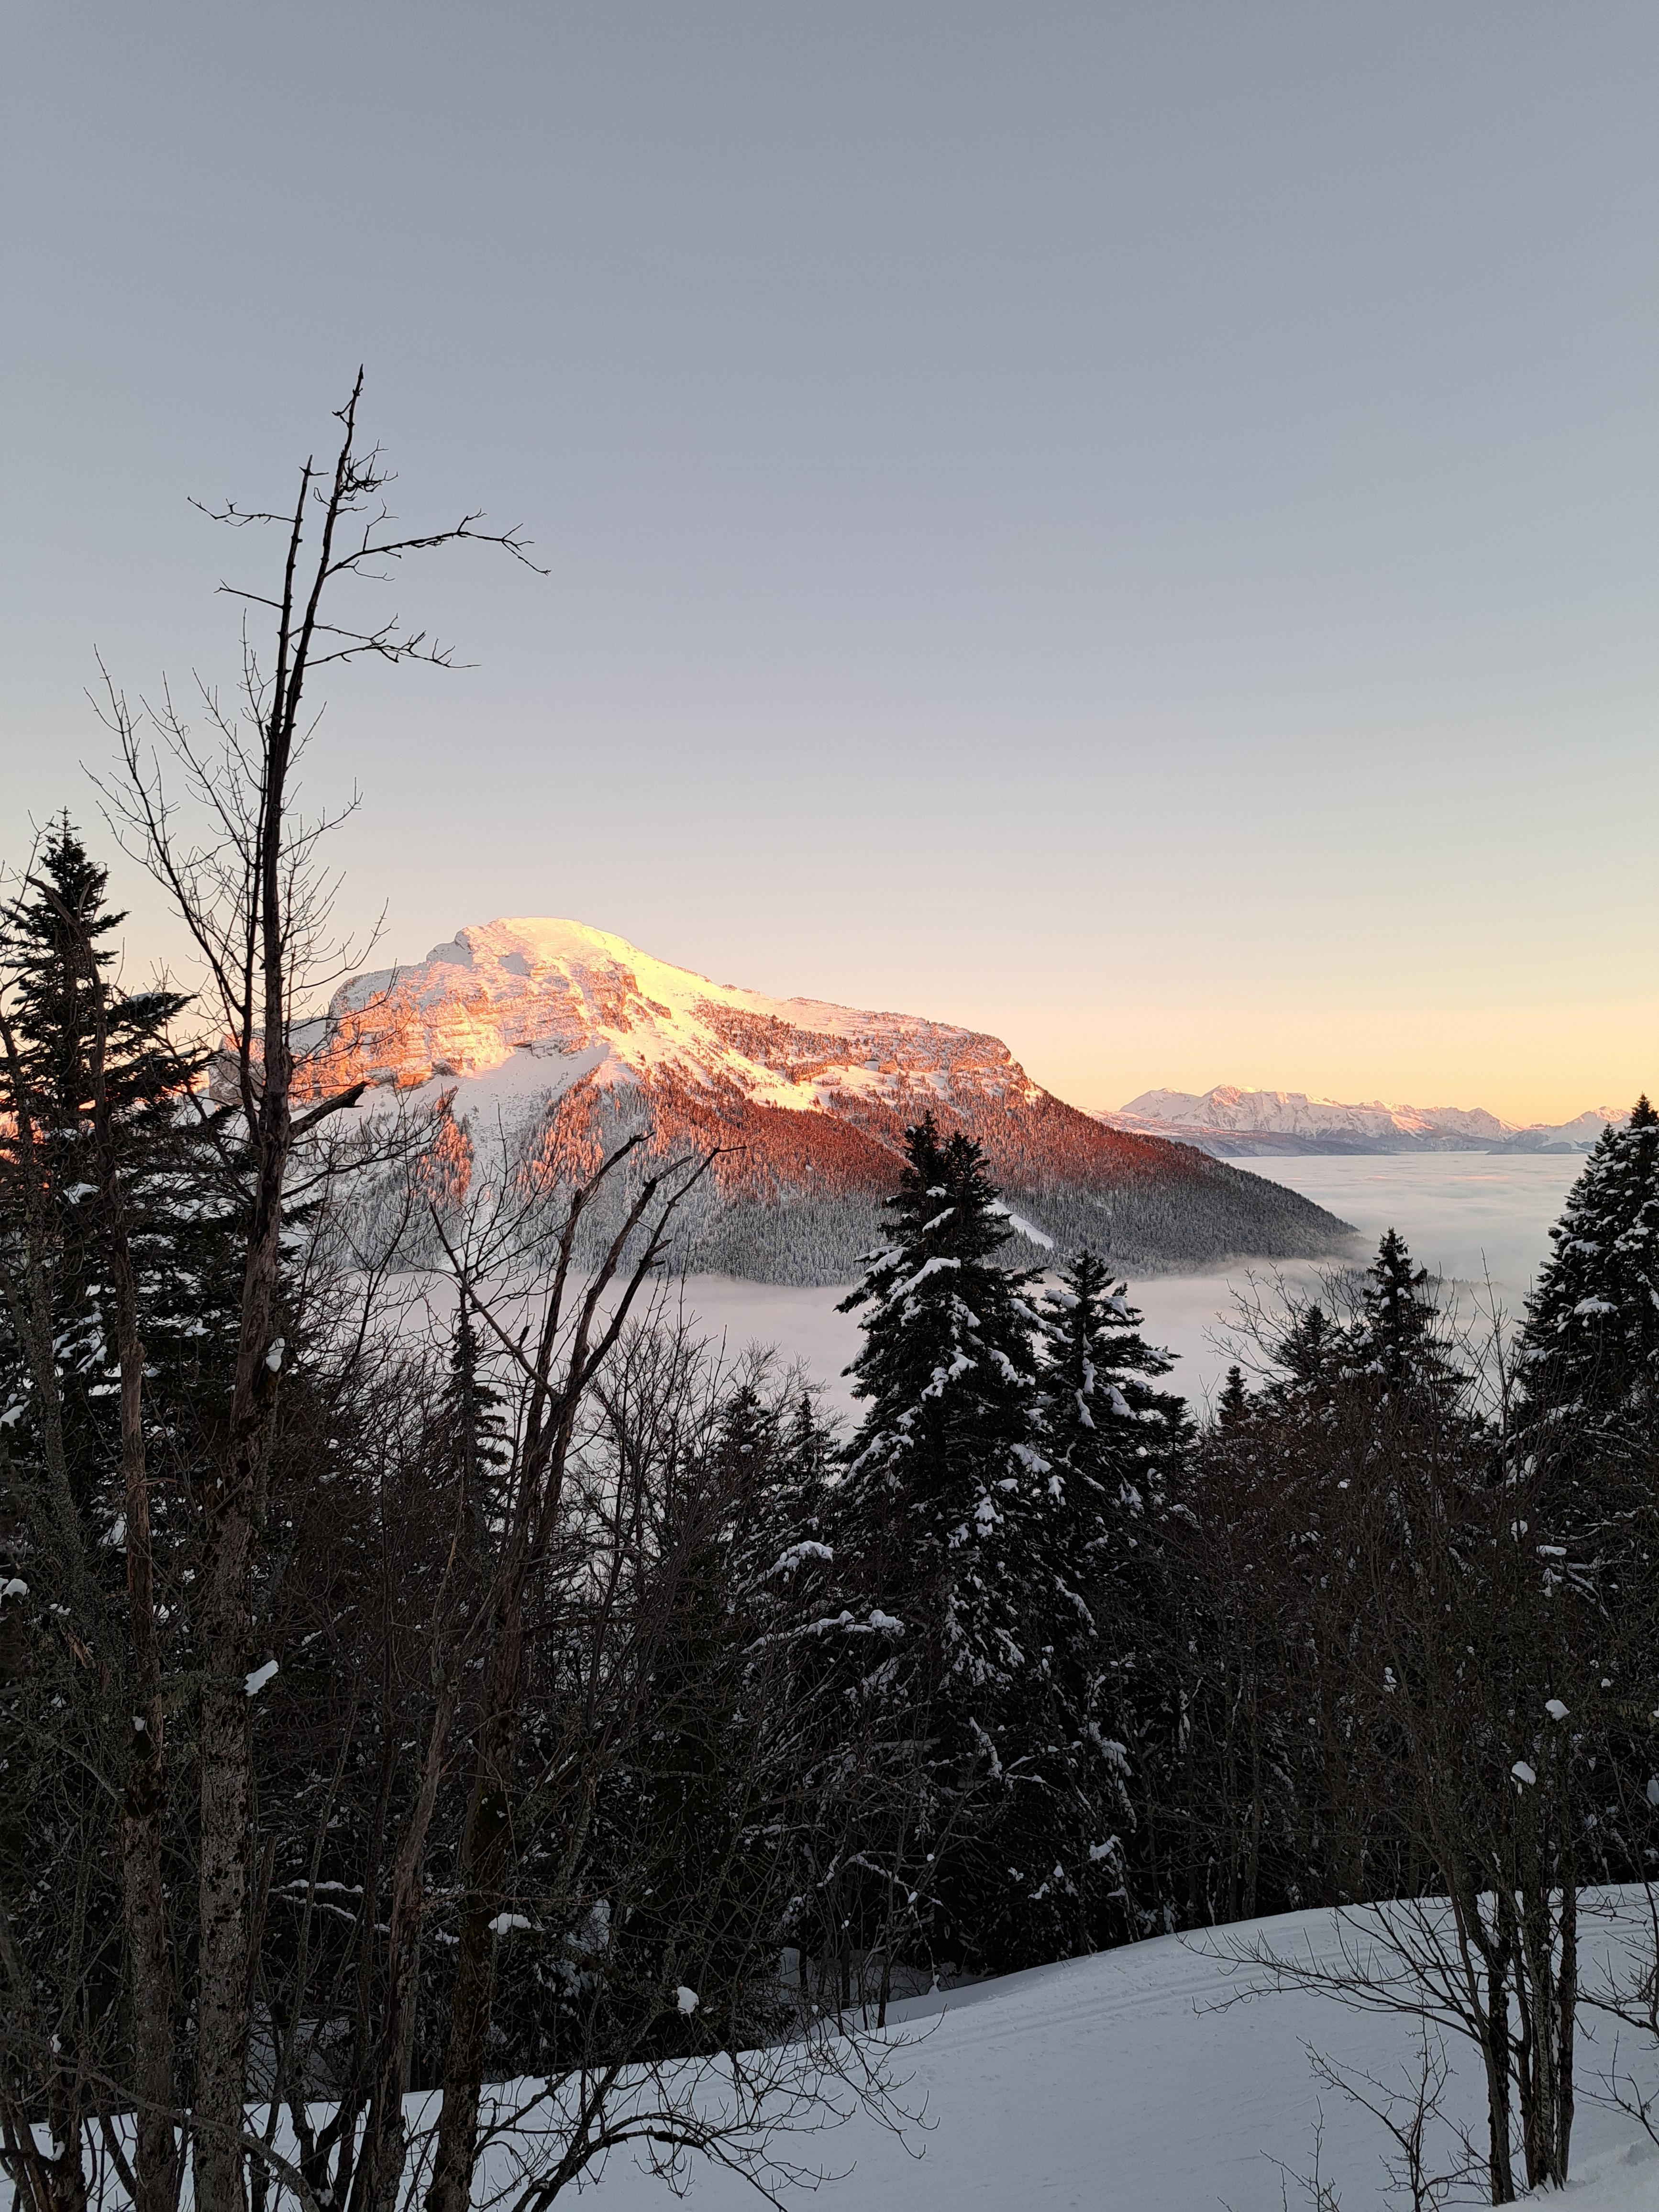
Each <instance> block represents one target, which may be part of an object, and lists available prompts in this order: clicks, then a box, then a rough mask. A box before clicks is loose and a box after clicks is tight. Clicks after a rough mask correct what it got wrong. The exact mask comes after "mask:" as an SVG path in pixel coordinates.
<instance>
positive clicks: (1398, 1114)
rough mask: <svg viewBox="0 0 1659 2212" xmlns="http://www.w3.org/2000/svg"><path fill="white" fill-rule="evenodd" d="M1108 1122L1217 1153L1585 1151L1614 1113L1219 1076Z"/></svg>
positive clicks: (1142, 1101) (1145, 1101) (1162, 1094)
mask: <svg viewBox="0 0 1659 2212" xmlns="http://www.w3.org/2000/svg"><path fill="white" fill-rule="evenodd" d="M1099 1118H1100V1119H1101V1120H1102V1121H1104V1122H1105V1123H1106V1124H1107V1126H1108V1127H1110V1128H1114V1129H1126V1130H1137V1131H1139V1132H1141V1133H1144V1134H1146V1135H1150V1136H1169V1137H1178V1138H1180V1139H1181V1140H1182V1143H1184V1144H1188V1145H1196V1146H1200V1147H1201V1148H1202V1149H1203V1150H1204V1151H1205V1152H1210V1153H1212V1154H1214V1155H1216V1156H1217V1157H1218V1158H1223V1159H1228V1158H1246V1159H1248V1158H1261V1157H1268V1158H1270V1157H1271V1156H1272V1155H1273V1154H1274V1153H1275V1152H1277V1153H1279V1155H1280V1156H1281V1157H1282V1156H1285V1155H1287V1154H1290V1153H1293V1152H1588V1151H1589V1148H1590V1146H1592V1145H1593V1144H1594V1143H1595V1139H1597V1138H1598V1137H1599V1136H1600V1135H1601V1132H1602V1130H1603V1129H1604V1128H1605V1127H1607V1123H1608V1122H1609V1121H1616V1120H1617V1119H1618V1118H1619V1117H1618V1115H1615V1114H1613V1112H1611V1111H1610V1110H1609V1109H1605V1108H1602V1109H1596V1110H1595V1111H1593V1112H1590V1113H1586V1114H1580V1115H1578V1116H1577V1120H1575V1121H1560V1122H1544V1121H1534V1122H1533V1123H1531V1124H1530V1125H1529V1126H1528V1127H1521V1126H1519V1125H1517V1124H1516V1122H1513V1121H1500V1120H1499V1119H1498V1115H1496V1114H1489V1113H1487V1112H1486V1109H1485V1108H1484V1107H1482V1106H1389V1105H1385V1104H1383V1102H1382V1101H1381V1100H1373V1101H1372V1102H1371V1103H1370V1104H1368V1105H1358V1106H1346V1105H1344V1104H1342V1103H1341V1102H1340V1100H1337V1099H1334V1098H1310V1097H1308V1095H1307V1094H1306V1092H1305V1091H1241V1090H1239V1089H1238V1088H1237V1085H1234V1084H1231V1083H1218V1084H1217V1085H1216V1086H1215V1088H1214V1090H1213V1091H1204V1092H1203V1093H1202V1094H1200V1093H1199V1092H1196V1091H1142V1092H1141V1094H1140V1096H1139V1098H1132V1099H1131V1100H1130V1101H1129V1103H1128V1104H1127V1106H1124V1107H1122V1108H1121V1109H1119V1110H1118V1112H1116V1113H1115V1114H1103V1115H1101V1116H1100V1117H1099Z"/></svg>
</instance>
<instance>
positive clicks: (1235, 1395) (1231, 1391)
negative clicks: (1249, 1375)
mask: <svg viewBox="0 0 1659 2212" xmlns="http://www.w3.org/2000/svg"><path fill="white" fill-rule="evenodd" d="M1249 1417H1250V1394H1249V1390H1247V1389H1246V1388H1245V1386H1244V1370H1243V1368H1242V1367H1241V1366H1240V1365H1239V1364H1238V1362H1237V1360H1235V1361H1234V1362H1233V1364H1232V1365H1231V1367H1229V1368H1228V1370H1227V1372H1226V1376H1225V1378H1224V1380H1223V1382H1222V1385H1221V1395H1220V1396H1219V1397H1218V1399H1217V1400H1216V1407H1215V1420H1216V1426H1217V1428H1218V1429H1237V1428H1242V1427H1243V1425H1244V1423H1245V1422H1246V1421H1247V1420H1249Z"/></svg>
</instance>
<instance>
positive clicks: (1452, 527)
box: [0, 0, 1659, 1119]
mask: <svg viewBox="0 0 1659 2212" xmlns="http://www.w3.org/2000/svg"><path fill="white" fill-rule="evenodd" d="M0 192H3V207H0V288H3V289H0V301H3V324H0V327H3V340H0V382H3V398H4V416H3V421H4V441H5V464H4V470H3V477H0V501H3V512H4V529H3V533H0V564H3V568H0V630H3V635H0V768H3V780H0V853H3V854H6V855H8V856H9V857H10V858H12V859H13V860H15V859H16V858H18V857H20V856H21V851H22V849H23V848H24V846H25V843H26V842H27V834H28V823H29V821H30V820H31V818H35V819H38V818H40V817H44V816H45V815H46V814H47V813H48V812H50V811H52V809H54V808H55V807H57V806H58V805H61V804H63V803H64V801H65V800H67V802H68V803H69V804H70V806H71V807H72V808H75V809H76V810H77V811H80V812H81V813H82V815H83V816H84V817H88V818H91V817H92V816H93V806H92V799H91V795H90V793H89V792H88V789H87V787H86V785H85V782H84V780H83V778H82V773H81V770H80V769H79V767H78V766H77V763H78V762H80V761H82V760H86V761H88V762H96V761H98V760H100V758H101V757H102V755H103V750H104V743H103V740H102V738H101V736H100V732H99V731H98V729H97V726H96V725H95V723H94V721H93V720H92V717H91V714H90V711H89V709H88V707H87V705H86V702H85V700H84V698H83V696H82V692H83V686H85V684H87V683H88V680H89V679H90V678H92V677H93V675H94V659H93V655H94V647H97V648H98V649H100V650H101V651H102V653H104V655H105V657H106V659H107V660H108V661H109V663H110V665H111V666H112V669H113V670H114V671H116V672H117V673H118V676H119V677H120V678H122V680H123V681H124V682H125V684H127V685H128V687H129V688H130V689H131V690H140V689H143V688H145V687H149V686H153V685H154V684H155V681H156V679H157V677H158V674H159V672H160V671H161V670H163V669H166V670H167V671H170V672H171V674H172V675H173V678H174V680H175V682H178V681H179V679H184V680H185V681H186V682H187V680H188V676H189V671H191V669H192V668H193V667H194V668H199V669H200V670H202V671H204V673H206V674H209V675H212V676H219V677H226V676H228V675H229V674H230V673H231V672H232V670H233V667H234V640H235V622H236V617H235V615H234V612H233V611H232V610H231V608H230V606H229V604H228V602H226V601H223V600H218V601H216V600H215V599H214V598H213V597H212V595H211V594H212V587H213V586H214V584H215V583H216V580H217V579H218V578H219V576H220V575H221V574H227V573H228V574H234V575H235V576H237V577H238V578H244V577H249V578H257V576H258V574H259V569H258V562H259V559H260V558H261V550H260V549H259V548H257V547H255V546H254V545H252V544H250V543H249V542H248V540H247V539H246V538H241V539H239V540H236V541H234V542H232V541H229V540H228V538H227V537H226V536H225V534H224V533H222V532H216V531H215V530H214V529H213V527H212V526H210V525H209V524H208V523H206V522H204V521H203V520H200V519H199V518H198V517H197V515H196V514H195V513H193V512H192V510H191V508H190V507H188V506H187V504H186V495H190V494H195V495H201V496H204V497H215V496H218V495H224V494H234V495H237V496H239V497H240V498H242V499H244V500H246V501H267V500H272V501H274V500H278V499H280V498H282V497H283V496H284V495H286V494H287V493H288V491H289V486H290V482H291V472H292V469H293V467H294V465H295V464H296V463H297V461H298V460H299V459H300V458H301V457H302V456H303V454H304V453H306V451H307V448H308V447H310V446H311V445H312V444H313V442H314V443H316V444H317V445H319V447H320V446H321V445H323V444H324V443H325V441H326V437H327V433H328V431H329V430H330V428H331V427H332V426H331V423H330V421H329V410H330V408H331V406H332V405H335V404H338V402H339V400H340V398H342V397H343V392H344V390H345V388H346V386H347V385H348V384H349V379H350V376H351V374H352V372H353V371H354V370H355V368H356V365H357V363H358V362H360V361H362V362H365V363H366V364H367V366H368V375H369V386H368V420H369V422H370V424H371V426H372V428H373V429H374V432H375V433H376V434H378V435H380V437H381V438H382V439H383V440H384V441H385V443H386V447H387V448H388V450H389V453H390V455H391V458H392V461H393V464H394V465H396V466H397V468H398V470H399V471H400V475H401V482H400V484H399V486H398V493H399V497H400V502H401V507H402V511H403V512H404V513H406V514H407V515H408V516H409V517H410V519H411V520H419V519H423V518H425V517H428V516H430V515H433V514H439V515H441V514H444V513H446V512H447V510H449V509H451V508H453V507H459V506H460V505H462V504H471V503H482V504H483V505H484V506H485V507H488V508H489V512H490V513H491V515H492V517H494V518H495V519H496V520H499V521H501V523H506V522H508V521H520V520H521V521H522V522H523V523H524V524H525V525H526V527H527V528H528V530H529V531H530V532H531V534H532V536H533V537H534V538H535V539H536V540H537V543H538V547H539V550H540V555H541V557H543V558H544V560H545V561H546V562H547V563H548V565H549V566H550V569H551V572H552V573H551V574H550V578H549V579H548V580H546V581H545V582H538V581H537V580H535V579H534V578H532V577H529V576H526V575H525V574H521V573H518V572H515V571H513V570H512V569H511V568H509V567H508V566H507V564H506V563H496V562H492V561H490V560H489V559H488V558H487V557H486V556H483V555H481V554H473V555H470V556H468V555H450V556H442V558H441V561H434V562H431V563H428V565H426V566H425V567H424V568H416V569H415V570H414V571H412V572H411V573H410V574H409V575H408V577H407V578H406V580H405V581H404V585H403V586H402V587H401V590H400V594H399V603H400V605H402V606H403V607H404V609H405V611H408V612H409V613H410V614H412V615H414V616H416V617H420V618H422V619H424V620H427V621H428V622H431V623H435V624H436V626H437V627H438V628H439V629H441V631H442V633H443V634H444V635H447V636H449V637H452V638H453V639H454V640H455V641H456V642H457V643H458V645H459V647H460V648H461V651H462V654H463V657H464V658H465V659H469V660H472V661H476V662H477V664H478V665H477V668H476V669H474V670H473V671H471V672H465V673H456V674H452V675H447V676H442V675H438V674H435V673H432V672H428V671H374V670H371V671H368V672H366V673H364V674H362V675H361V676H353V677H351V678H349V679H348V680H346V681H344V682H342V683H340V684H337V685H335V687H334V689H333V694H332V704H331V709H330V713H329V715H328V717H327V720H326V721H325V726H324V728H323V731H322V732H321V734H320V736H319V740H318V744H317V747H316V750H315V752H314V754H313V784H314V787H315V788H316V790H317V791H318V792H319V794H320V793H331V794H337V793H339V792H340V791H342V790H343V788H345V787H348V786H349V783H350V781H351V780H352V779H353V778H354V777H356V779H357V780H358V781H360V782H361V783H362V787H363V790H364V793H365V800H366V803H365V805H364V809H363V811H362V814H361V816H360V817H358V818H357V820H356V822H355V823H353V824H352V825H351V827H350V828H349V830H348V831H347V832H345V833H344V834H343V836H342V837H341V839H340V841H339V848H338V849H339V855H340V858H341V859H342V860H343V862H344V864H345V865H346V866H348V868H349V881H348V889H347V902H348V905H349V907H350V908H351V909H352V910H353V911H355V912H356V913H359V914H368V913H369V912H372V911H373V910H374V909H375V908H378V907H379V906H380V903H381V902H382V901H383V900H384V901H386V902H389V908H390V912H389V928H388V936H387V939H386V950H387V953H388V955H389V956H395V957H419V956H420V955H422V953H423V952H424V951H426V950H427V948H428V945H431V944H433V943H434V942H435V941H437V940H438V939H442V938H446V937H447V936H449V935H450V934H451V933H453V930H454V929H455V928H456V927H457V926H458V925H459V924H462V923H465V922H466V921H479V920H484V919H487V918H489V917H490V916H493V915H499V914H538V913H539V914H562V915H574V916H576V917H578V918H580V919H581V920H584V921H590V922H592V923H594V924H597V925H598V926H599V927H605V928H608V929H613V930H617V931H619V932H621V933H623V934H624V935H626V936H628V937H630V938H632V939H635V941H636V942H637V943H639V944H641V945H645V946H647V947H648V948H649V949H651V950H652V951H655V952H657V953H658V954H659V955H660V956H661V957H665V958H668V959H672V960H677V961H680V962H683V963H685V964H686V965H688V966H691V967H695V968H699V969H703V970H705V971H707V972H708V973H710V974H712V975H714V976H716V977H717V978H719V979H720V980H729V981H742V982H744V983H749V984H751V985H754V986H756V987H760V988H763V989H767V990H773V991H778V992H783V993H790V992H801V993H809V994H814V995H818V996H823V997H827V998H835V999H840V1000H847V1001H849V1002H851V1003H854V1004H857V1005H873V1006H891V1007H899V1008H902V1009H905V1010H908V1011H911V1012H922V1013H928V1014H933V1015H937V1016H940V1017H945V1018H952V1019H957V1020H962V1021H965V1022H969V1023H972V1024H975V1025H976V1026H981V1027H985V1028H988V1029H992V1030H996V1031H997V1032H998V1033H999V1034H1000V1035H1001V1036H1005V1037H1006V1038H1007V1040H1008V1041H1009V1042H1010V1043H1011V1045H1012V1047H1013V1048H1014V1050H1015V1051H1016V1052H1017V1053H1018V1054H1019V1056H1020V1057H1021V1058H1022V1059H1023V1060H1024V1061H1025V1062H1026V1064H1027V1066H1029V1067H1030V1070H1031V1071H1032V1073H1034V1074H1036V1076H1038V1077H1039V1078H1040V1079H1042V1080H1043V1081H1045V1082H1047V1083H1048V1084H1049V1085H1052V1086H1053V1087H1054V1088H1055V1089H1056V1090H1058V1091H1060V1093H1061V1094H1062V1095H1063V1096H1065V1097H1069V1098H1071V1099H1073V1100H1074V1101H1075V1102H1076V1103H1079V1104H1081V1105H1085V1106H1095V1105H1106V1104H1113V1105H1115V1104H1117V1103H1121V1101H1122V1100H1123V1099H1125V1098H1126V1097H1128V1096H1129V1095H1130V1094H1132V1093H1133V1092H1135V1091H1139V1090H1141V1089H1143V1088H1145V1087H1147V1086H1149V1085H1154V1084H1167V1085H1175V1086H1178V1087H1182V1088H1190V1089H1202V1088H1205V1087H1206V1086H1207V1085H1210V1084H1212V1083H1214V1082H1218V1081H1233V1082H1239V1083H1246V1084H1259V1085H1279V1086H1284V1087H1288V1088H1292V1089H1304V1090H1309V1091H1325V1092H1328V1093H1330V1094H1333V1095H1335V1096H1337V1097H1349V1098H1352V1097H1376V1096H1383V1097H1390V1098H1395V1099H1407V1100H1410V1101H1412V1102H1413V1103H1424V1104H1441V1103H1460V1104H1477V1103H1478V1104H1484V1105H1487V1106H1490V1107H1492V1108H1493V1109H1496V1110H1498V1111H1499V1112H1502V1113H1506V1114H1509V1115H1513V1116H1515V1117H1516V1118H1520V1119H1534V1118H1549V1119H1556V1118H1560V1117H1563V1116H1565V1115H1569V1114H1571V1113H1575V1112H1577V1111H1578V1110H1579V1109H1581V1108H1583V1107H1584V1106H1586V1105H1589V1104H1592V1103H1604V1102H1605V1103H1622V1102H1628V1100H1629V1098H1630V1097H1632V1095H1633V1094H1634V1092H1635V1091H1636V1090H1637V1088H1638V1086H1639V1085H1648V1086H1650V1087H1651V1086H1652V1085H1655V1084H1656V1083H1659V971H1656V961H1659V877H1656V870H1655V827H1656V807H1655V800H1656V795H1659V728H1656V705H1659V623H1656V612H1659V607H1656V586H1659V544H1656V529H1659V501H1656V492H1659V484H1656V474H1659V471H1656V461H1659V283H1656V279H1659V9H1655V7H1654V6H1653V5H1652V3H1651V0H1642V4H1632V5H1628V6H1624V5H1608V4H1601V0H1573V4H1571V5H1563V4H1560V0H1550V4H1547V5H1539V4H1531V0H1459V4H1457V5H1455V6H1449V5H1447V4H1445V0H1427V4H1413V0H1377V4H1364V0H1312V3H1311V4H1307V5H1301V4H1282V3H1281V0H1223V4H1218V5H1212V6H1203V5H1188V4H1183V0H1139V4H1133V5H1127V6H1124V5H1112V4H1109V0H1089V4H1085V5H1076V6H1073V5H1063V4H1050V0H1002V4H999V5H981V4H976V0H938V4H922V0H867V3H866V0H820V4H805V0H797V3H796V4H786V0H754V4H741V5H738V4H726V0H660V3H659V4H655V5H641V4H635V0H592V4H583V5H566V4H561V0H536V4H527V3H526V4H499V3H498V0H469V4H466V5H461V4H459V0H444V4H441V5H434V4H428V0H383V4H372V5H371V4H362V0H276V4H263V5H258V6H256V5H253V4H251V0H211V3H210V4H208V3H207V0H201V4H173V3H172V0H144V4H143V5H142V6H134V5H131V4H126V0H121V4H106V5H82V4H78V0H40V4H25V3H24V0H0ZM263 557H264V558H265V559H267V560H268V559H269V549H266V550H265V551H264V556H263ZM119 880H120V882H121V884H122V888H123V889H124V890H125V892H126V894H127V896H129V898H130V899H131V902H132V903H133V904H134V908H135V913H134V919H133V922H132V925H131V951H132V957H133V959H134V961H135V963H138V964H140V965H143V964H144V963H148V961H149V959H150V958H151V957H153V956H154V955H155V952H156V951H158V949H162V948H165V947H166V946H167V945H168V944H169V942H170V941H171V940H169V939H168V938H167V932H166V929H165V926H164V924H163V922H162V921H161V918H160V915H159V912H158V910H157V908H155V904H154V902H151V901H149V900H147V899H146V898H145V897H144V896H143V892H142V890H141V888H140V887H138V886H137V885H136V884H134V883H133V882H132V880H131V876H130V875H127V874H125V873H124V874H123V875H122V877H121V878H119Z"/></svg>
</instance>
